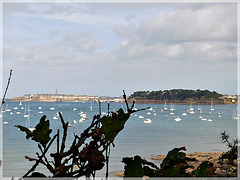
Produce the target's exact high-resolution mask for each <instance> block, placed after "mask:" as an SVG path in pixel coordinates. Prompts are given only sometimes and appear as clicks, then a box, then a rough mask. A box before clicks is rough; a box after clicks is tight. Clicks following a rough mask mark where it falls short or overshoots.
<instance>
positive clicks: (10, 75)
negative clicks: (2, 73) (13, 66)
mask: <svg viewBox="0 0 240 180" xmlns="http://www.w3.org/2000/svg"><path fill="white" fill-rule="evenodd" d="M11 77H12V70H10V74H9V78H8V83H7V87H6V89H5V92H4V95H3V98H2V103H1V107H0V111H1V109H2V106H3V104H4V103H5V101H4V100H5V97H6V94H7V90H8V87H9V84H10V80H11Z"/></svg>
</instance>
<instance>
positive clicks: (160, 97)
mask: <svg viewBox="0 0 240 180" xmlns="http://www.w3.org/2000/svg"><path fill="white" fill-rule="evenodd" d="M222 96H223V95H222V94H219V93H217V92H215V91H212V92H211V91H209V90H200V89H198V90H186V89H172V90H164V91H162V90H159V91H137V92H134V93H133V94H131V95H130V96H129V99H132V100H136V101H159V102H161V101H175V102H186V101H197V102H202V103H206V102H209V101H215V102H218V103H223V101H224V100H223V99H222V98H221V97H222Z"/></svg>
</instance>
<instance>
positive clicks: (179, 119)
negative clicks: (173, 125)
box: [174, 117, 182, 122]
mask: <svg viewBox="0 0 240 180" xmlns="http://www.w3.org/2000/svg"><path fill="white" fill-rule="evenodd" d="M174 120H175V121H177V122H178V121H181V120H182V119H181V118H180V117H176V118H175V119H174Z"/></svg>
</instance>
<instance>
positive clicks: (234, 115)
mask: <svg viewBox="0 0 240 180" xmlns="http://www.w3.org/2000/svg"><path fill="white" fill-rule="evenodd" d="M232 118H233V119H234V120H239V114H238V109H237V108H236V109H235V110H233V115H232Z"/></svg>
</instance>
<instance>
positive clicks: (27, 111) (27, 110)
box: [23, 105, 29, 118]
mask: <svg viewBox="0 0 240 180" xmlns="http://www.w3.org/2000/svg"><path fill="white" fill-rule="evenodd" d="M23 117H25V118H28V117H29V106H28V109H27V108H26V105H25V110H24V115H23Z"/></svg>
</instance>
